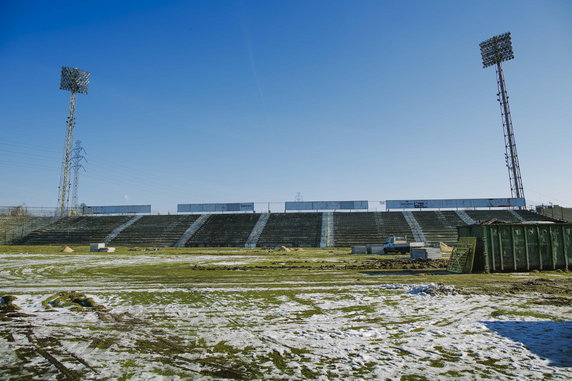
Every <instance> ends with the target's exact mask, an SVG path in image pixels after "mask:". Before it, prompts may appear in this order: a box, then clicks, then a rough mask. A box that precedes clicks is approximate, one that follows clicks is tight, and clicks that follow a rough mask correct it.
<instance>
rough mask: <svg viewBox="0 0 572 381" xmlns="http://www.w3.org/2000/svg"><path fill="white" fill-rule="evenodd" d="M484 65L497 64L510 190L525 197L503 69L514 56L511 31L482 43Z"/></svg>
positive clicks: (519, 196)
mask: <svg viewBox="0 0 572 381" xmlns="http://www.w3.org/2000/svg"><path fill="white" fill-rule="evenodd" d="M480 47H481V56H482V59H483V67H484V68H486V67H489V66H492V65H495V67H496V73H497V88H498V93H497V97H498V98H497V100H498V101H499V104H500V109H501V117H502V125H503V131H504V145H505V160H506V166H507V169H508V177H509V182H510V192H511V196H512V197H516V198H524V188H523V186H522V177H521V175H520V165H519V164H518V154H517V152H516V141H515V139H514V131H513V128H512V120H511V116H510V106H509V104H508V93H507V91H506V83H505V80H504V73H503V69H502V62H503V61H508V60H511V59H513V58H514V53H513V51H512V42H511V38H510V33H504V34H501V35H498V36H494V37H493V38H490V39H488V40H486V41H484V42H482V43H481V44H480Z"/></svg>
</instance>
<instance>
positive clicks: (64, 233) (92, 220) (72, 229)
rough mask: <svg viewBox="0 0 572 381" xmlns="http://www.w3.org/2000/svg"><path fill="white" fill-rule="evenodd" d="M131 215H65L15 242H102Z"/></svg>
mask: <svg viewBox="0 0 572 381" xmlns="http://www.w3.org/2000/svg"><path fill="white" fill-rule="evenodd" d="M131 217H132V216H81V217H66V218H62V219H60V220H58V221H57V222H55V223H53V224H50V225H48V226H46V227H43V228H41V229H38V230H34V231H33V232H31V233H30V234H28V235H27V236H25V237H22V238H21V239H19V240H17V241H16V242H15V243H16V244H18V245H63V244H70V245H71V244H74V245H89V244H90V243H94V242H103V240H104V239H105V237H107V235H108V234H109V233H111V232H112V231H113V229H115V228H116V227H117V226H119V225H121V224H123V223H125V222H127V221H129V219H130V218H131Z"/></svg>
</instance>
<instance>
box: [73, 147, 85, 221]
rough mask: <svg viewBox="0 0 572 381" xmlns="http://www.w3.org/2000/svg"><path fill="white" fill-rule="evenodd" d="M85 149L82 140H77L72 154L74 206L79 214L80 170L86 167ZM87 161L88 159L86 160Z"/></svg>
mask: <svg viewBox="0 0 572 381" xmlns="http://www.w3.org/2000/svg"><path fill="white" fill-rule="evenodd" d="M84 153H85V149H84V148H83V147H82V146H81V140H76V141H75V145H74V147H73V155H72V169H73V186H72V188H73V189H72V207H73V210H74V212H75V213H76V214H77V212H78V208H79V205H78V203H77V195H78V192H79V170H80V169H83V170H84V171H85V168H84V166H83V164H82V161H84V160H86V159H85V156H84V155H83V154H84ZM86 161H87V160H86Z"/></svg>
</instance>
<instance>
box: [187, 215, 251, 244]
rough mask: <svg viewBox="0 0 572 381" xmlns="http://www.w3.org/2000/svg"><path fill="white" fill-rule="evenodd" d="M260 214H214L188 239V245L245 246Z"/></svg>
mask: <svg viewBox="0 0 572 381" xmlns="http://www.w3.org/2000/svg"><path fill="white" fill-rule="evenodd" d="M259 218H260V214H258V213H257V214H255V213H252V214H250V213H249V214H212V215H210V217H209V218H208V219H207V220H206V222H205V223H204V224H203V225H202V226H201V227H200V228H199V229H198V230H197V232H196V233H195V234H193V236H192V237H191V238H190V239H189V240H188V241H187V243H186V244H185V246H188V247H244V245H245V243H246V241H247V240H248V237H249V236H250V233H251V232H252V229H253V228H254V226H255V225H256V223H257V222H258V220H259Z"/></svg>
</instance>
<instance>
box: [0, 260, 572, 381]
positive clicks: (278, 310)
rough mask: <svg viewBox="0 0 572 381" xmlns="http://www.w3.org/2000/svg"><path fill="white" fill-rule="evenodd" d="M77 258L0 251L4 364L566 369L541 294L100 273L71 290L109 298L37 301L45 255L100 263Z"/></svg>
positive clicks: (236, 372)
mask: <svg viewBox="0 0 572 381" xmlns="http://www.w3.org/2000/svg"><path fill="white" fill-rule="evenodd" d="M86 257H89V256H75V257H74V258H75V259H74V260H71V261H70V260H69V257H65V258H66V259H68V261H67V262H66V263H54V261H53V260H44V259H45V258H44V259H42V258H40V257H38V258H33V257H27V256H22V257H21V260H17V259H14V258H11V259H10V260H5V261H2V260H1V258H0V264H1V265H2V268H3V269H4V270H5V271H4V272H6V271H7V272H8V274H7V276H6V277H5V276H4V272H3V273H2V275H0V277H1V278H0V293H1V294H2V295H5V294H11V295H16V297H17V299H16V301H15V304H16V305H18V306H19V307H20V308H21V310H20V311H18V312H19V313H20V315H19V316H17V317H13V318H6V319H2V320H0V377H3V378H6V379H10V377H13V379H18V378H22V377H25V376H26V375H36V376H38V377H39V378H42V377H44V376H45V375H46V374H48V375H50V376H49V377H48V378H54V377H55V376H54V375H55V374H57V372H58V370H57V369H56V368H55V367H54V366H50V365H49V363H48V361H47V360H46V358H44V357H41V356H38V354H37V353H36V352H34V351H31V350H29V349H30V348H35V347H38V346H40V347H41V348H47V349H45V350H47V351H51V352H50V353H52V356H53V357H55V358H57V359H58V360H59V361H60V362H61V363H62V364H64V365H65V366H66V367H67V368H68V369H69V370H70V371H73V372H77V373H78V374H80V375H81V378H82V379H105V378H109V379H117V378H120V377H126V379H134V380H135V379H137V380H145V379H156V378H157V377H158V375H162V376H164V377H165V378H164V379H166V380H169V379H172V380H177V379H220V378H224V377H227V378H241V377H242V378H243V379H285V380H286V379H288V380H290V379H323V380H326V379H339V380H342V379H344V380H345V379H353V380H360V379H364V380H365V379H390V380H394V379H395V380H399V379H400V378H401V377H407V376H409V377H410V379H423V378H422V377H425V378H426V379H447V378H449V379H459V378H460V379H486V378H489V379H509V380H512V379H514V380H529V379H538V380H540V379H545V378H548V379H555V380H569V379H572V349H571V348H572V346H571V344H572V322H571V321H570V320H571V318H572V308H571V307H570V306H552V305H551V306H546V305H538V304H535V303H534V302H535V301H536V300H538V298H539V296H538V295H532V294H517V295H463V294H460V293H458V292H457V291H458V290H456V289H455V288H454V287H450V286H449V287H443V286H441V285H435V284H430V283H429V284H423V285H412V284H388V285H385V284H372V283H368V284H361V285H358V284H347V283H342V284H340V285H336V284H335V279H332V280H331V283H329V284H326V283H324V282H323V281H321V282H318V281H316V282H311V281H300V282H298V281H296V280H295V279H293V280H291V281H290V282H289V283H286V282H280V283H276V284H272V283H271V282H269V281H268V280H265V281H264V282H262V281H261V283H252V278H248V279H247V278H245V281H244V283H242V284H240V283H236V282H235V284H234V285H233V286H232V287H229V286H228V285H227V284H224V283H221V284H217V283H214V284H209V285H208V286H207V285H205V284H202V283H200V282H197V283H196V284H194V283H193V282H192V281H189V280H186V281H185V282H182V283H180V284H176V283H170V284H169V285H168V286H162V287H161V286H157V284H156V283H155V281H153V282H150V283H149V284H146V283H145V282H143V281H141V282H139V283H137V284H124V285H123V286H122V285H121V284H120V283H119V282H117V281H114V280H113V279H109V278H105V277H102V278H99V279H86V281H87V282H88V283H87V284H88V285H87V286H84V287H80V286H82V284H76V286H77V288H76V289H81V290H82V292H84V293H86V294H87V296H89V297H92V298H93V299H94V300H95V301H96V302H97V303H99V304H100V305H102V306H104V308H102V309H100V310H94V309H90V308H85V309H73V308H51V309H46V308H44V307H43V306H42V301H44V300H45V299H46V298H47V297H49V296H50V295H51V293H53V292H54V288H55V287H56V286H57V284H58V282H60V285H63V286H64V287H62V288H61V289H70V288H69V287H70V284H69V283H66V282H65V279H63V277H62V278H61V279H60V278H57V277H56V278H55V279H54V277H53V276H50V275H49V274H50V273H51V274H53V272H51V271H55V270H53V269H52V270H49V269H50V266H56V267H58V266H59V265H60V264H61V265H65V266H67V267H66V268H74V266H76V267H80V266H84V265H86V264H89V265H90V266H91V265H93V266H96V265H97V264H96V263H93V261H91V262H90V261H89V260H86ZM145 258H147V257H145ZM90 259H91V258H90ZM106 260H108V259H106ZM126 260H128V259H127V258H126V259H121V261H119V262H118V263H116V265H118V266H125V265H126V264H125V263H124V262H123V261H126ZM145 260H146V261H152V260H153V259H149V258H147V259H145ZM173 260H174V261H175V262H177V263H178V262H182V263H192V262H193V259H192V258H191V257H185V259H184V260H183V259H180V260H179V259H173ZM220 260H221V259H220V257H219V258H216V259H212V261H215V262H216V261H220ZM225 260H228V257H227V258H226V259H225ZM30 261H31V262H32V263H33V266H30ZM196 261H201V263H207V262H208V263H210V262H211V259H210V258H207V259H205V258H201V259H197V260H196ZM236 261H237V262H239V261H245V259H244V258H236ZM96 262H97V261H96ZM18 263H19V264H20V266H18ZM103 263H105V264H103ZM134 263H135V262H134ZM137 263H138V264H140V263H141V258H138V259H137ZM100 265H101V266H104V265H105V266H107V265H109V263H108V262H104V261H103V260H102V261H101V263H100ZM30 269H32V271H28V270H30ZM58 269H59V270H58V271H60V272H61V271H62V270H61V268H59V267H58ZM60 272H58V274H60ZM237 276H238V275H237ZM363 276H364V277H365V275H363ZM30 279H32V280H30ZM31 282H35V283H36V284H35V287H30V283H31ZM20 286H22V287H20ZM77 359H81V361H80V360H77ZM38 372H45V374H44V373H38Z"/></svg>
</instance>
